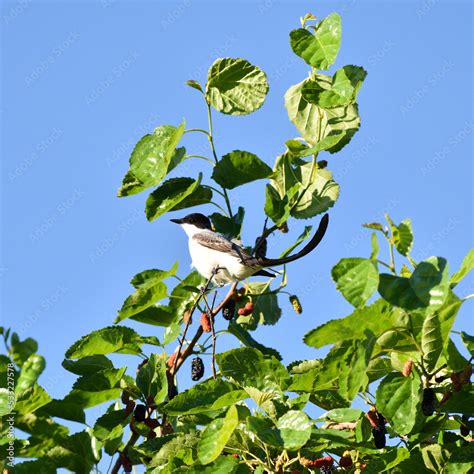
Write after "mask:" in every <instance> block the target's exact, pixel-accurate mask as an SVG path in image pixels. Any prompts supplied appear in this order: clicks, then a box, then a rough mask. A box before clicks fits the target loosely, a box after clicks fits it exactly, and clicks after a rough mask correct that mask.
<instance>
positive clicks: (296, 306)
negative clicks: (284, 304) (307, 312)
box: [290, 295, 303, 314]
mask: <svg viewBox="0 0 474 474" xmlns="http://www.w3.org/2000/svg"><path fill="white" fill-rule="evenodd" d="M290 303H291V306H293V309H294V310H295V313H296V314H301V313H302V312H303V307H302V306H301V303H300V300H299V299H298V297H297V296H296V295H291V296H290Z"/></svg>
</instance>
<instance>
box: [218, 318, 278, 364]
mask: <svg viewBox="0 0 474 474" xmlns="http://www.w3.org/2000/svg"><path fill="white" fill-rule="evenodd" d="M227 330H228V331H229V333H230V334H233V335H234V336H235V337H236V338H237V339H238V340H239V341H240V342H241V343H242V344H244V345H245V346H247V347H254V348H255V349H258V350H259V351H260V352H261V353H262V354H265V355H269V356H274V357H276V358H277V359H278V360H281V355H280V353H279V352H278V351H277V350H275V349H272V348H271V347H266V346H264V345H263V344H260V343H259V342H257V341H256V340H255V339H254V338H253V337H252V336H251V335H250V334H249V332H248V331H246V330H245V329H244V328H243V327H242V326H241V325H240V324H237V323H235V322H234V321H230V323H229V327H228V329H227Z"/></svg>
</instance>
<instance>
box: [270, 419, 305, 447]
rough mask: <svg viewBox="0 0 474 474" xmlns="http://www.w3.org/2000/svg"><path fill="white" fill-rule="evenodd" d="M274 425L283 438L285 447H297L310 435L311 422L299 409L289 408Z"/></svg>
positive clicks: (303, 443) (302, 444)
mask: <svg viewBox="0 0 474 474" xmlns="http://www.w3.org/2000/svg"><path fill="white" fill-rule="evenodd" d="M276 427H277V429H278V431H279V433H280V436H281V438H282V440H283V447H284V448H285V449H291V450H294V449H299V448H301V447H302V446H304V445H305V444H306V443H307V441H308V440H309V438H310V437H311V428H312V423H311V422H310V420H309V418H308V415H306V413H304V412H303V411H300V410H290V411H288V412H286V413H285V414H284V415H283V416H281V417H280V418H279V419H278V421H277V423H276Z"/></svg>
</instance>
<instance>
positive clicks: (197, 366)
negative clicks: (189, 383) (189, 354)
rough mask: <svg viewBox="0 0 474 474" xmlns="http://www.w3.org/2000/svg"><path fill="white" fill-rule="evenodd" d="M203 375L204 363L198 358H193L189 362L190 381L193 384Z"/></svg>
mask: <svg viewBox="0 0 474 474" xmlns="http://www.w3.org/2000/svg"><path fill="white" fill-rule="evenodd" d="M203 375H204V363H203V361H202V359H201V358H200V357H195V358H194V359H193V360H192V362H191V380H194V381H195V382H196V381H197V380H199V379H201V378H202V376H203Z"/></svg>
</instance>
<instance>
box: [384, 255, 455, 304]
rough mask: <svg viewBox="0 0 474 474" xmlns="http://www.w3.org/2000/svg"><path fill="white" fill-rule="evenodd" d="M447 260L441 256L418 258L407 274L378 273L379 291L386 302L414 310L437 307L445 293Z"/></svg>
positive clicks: (446, 293)
mask: <svg viewBox="0 0 474 474" xmlns="http://www.w3.org/2000/svg"><path fill="white" fill-rule="evenodd" d="M448 291H449V275H448V263H447V261H446V260H445V259H444V258H441V257H430V258H428V259H426V260H424V261H423V262H420V263H419V264H418V265H417V266H416V268H415V270H414V272H413V274H412V275H411V277H410V278H404V277H396V276H393V275H389V274H385V273H383V274H381V275H380V284H379V293H380V294H381V296H382V297H383V298H384V299H385V300H387V301H388V302H390V303H392V304H394V305H395V306H399V307H401V308H405V309H408V310H414V309H418V308H426V309H427V310H428V311H430V312H431V311H436V310H437V309H438V308H440V307H441V306H442V305H443V303H444V301H445V300H446V298H447V296H448Z"/></svg>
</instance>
